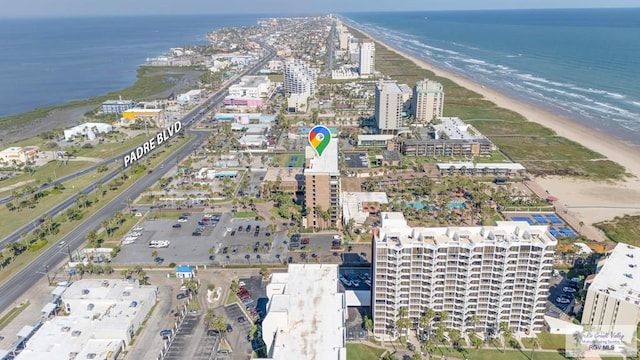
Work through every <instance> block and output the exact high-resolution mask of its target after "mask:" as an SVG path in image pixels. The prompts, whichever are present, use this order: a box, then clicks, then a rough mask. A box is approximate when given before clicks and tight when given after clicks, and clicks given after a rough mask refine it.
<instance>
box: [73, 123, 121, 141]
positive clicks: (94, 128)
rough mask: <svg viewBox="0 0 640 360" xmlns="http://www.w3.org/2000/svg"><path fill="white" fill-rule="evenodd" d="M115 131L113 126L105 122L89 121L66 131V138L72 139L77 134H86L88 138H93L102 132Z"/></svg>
mask: <svg viewBox="0 0 640 360" xmlns="http://www.w3.org/2000/svg"><path fill="white" fill-rule="evenodd" d="M111 131H113V126H111V125H109V124H105V123H93V122H87V123H84V124H80V125H77V126H74V127H72V128H70V129H67V130H65V131H64V139H65V140H70V139H73V138H74V137H75V136H84V137H86V138H87V139H88V140H93V139H95V138H96V136H97V135H98V134H100V133H108V132H111Z"/></svg>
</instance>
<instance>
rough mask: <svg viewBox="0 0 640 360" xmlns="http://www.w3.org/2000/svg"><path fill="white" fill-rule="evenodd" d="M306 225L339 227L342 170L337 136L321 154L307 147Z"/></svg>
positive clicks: (305, 179)
mask: <svg viewBox="0 0 640 360" xmlns="http://www.w3.org/2000/svg"><path fill="white" fill-rule="evenodd" d="M304 190H305V196H304V197H305V207H306V208H307V209H308V210H309V211H308V212H307V217H306V224H305V227H307V228H320V229H327V228H330V227H338V226H340V217H341V211H340V170H339V169H338V139H337V138H332V139H331V141H330V142H329V144H328V145H327V147H326V149H325V150H324V152H323V153H322V156H318V155H317V154H316V153H315V151H314V150H313V148H311V146H307V147H306V151H305V169H304Z"/></svg>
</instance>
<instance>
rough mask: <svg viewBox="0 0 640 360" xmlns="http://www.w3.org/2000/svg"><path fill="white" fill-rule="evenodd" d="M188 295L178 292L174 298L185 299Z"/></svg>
mask: <svg viewBox="0 0 640 360" xmlns="http://www.w3.org/2000/svg"><path fill="white" fill-rule="evenodd" d="M188 297H189V295H187V294H185V293H180V294H178V295H176V299H178V300H181V299H185V298H188Z"/></svg>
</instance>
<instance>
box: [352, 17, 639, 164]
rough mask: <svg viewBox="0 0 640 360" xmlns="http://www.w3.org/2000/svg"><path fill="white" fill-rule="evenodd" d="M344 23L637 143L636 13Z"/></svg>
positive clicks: (359, 19)
mask: <svg viewBox="0 0 640 360" xmlns="http://www.w3.org/2000/svg"><path fill="white" fill-rule="evenodd" d="M343 18H345V20H348V21H347V23H348V22H349V21H352V22H354V23H355V24H356V25H357V26H358V27H360V28H362V29H363V30H365V31H367V32H369V33H370V34H372V36H375V37H378V38H380V39H381V40H383V41H385V42H387V43H389V44H391V45H392V46H394V47H396V48H399V49H402V50H404V51H406V52H409V53H411V54H412V55H415V56H417V57H420V58H422V59H424V60H426V61H428V62H430V63H432V64H434V65H436V66H438V67H440V68H442V69H446V70H448V71H451V72H455V73H458V74H460V75H463V76H465V77H467V78H470V79H472V80H475V81H477V82H479V83H481V84H483V85H486V86H488V87H492V88H495V89H498V90H500V91H502V92H504V93H506V94H508V95H510V96H512V97H514V98H517V99H519V100H523V101H525V102H528V103H531V104H534V105H536V106H539V107H543V108H545V109H547V110H550V111H552V112H554V113H557V114H560V115H563V116H566V117H569V118H572V119H574V120H576V121H579V122H581V123H583V124H585V125H587V126H589V127H591V128H594V129H597V130H599V131H602V132H604V133H607V134H609V135H613V136H615V137H617V138H618V139H620V140H623V141H625V142H630V143H634V144H640V8H634V9H554V10H491V11H488V10H487V11H438V12H406V13H405V12H396V13H351V14H344V15H343ZM411 85H412V84H411ZM445 98H446V89H445ZM639 156H640V155H639Z"/></svg>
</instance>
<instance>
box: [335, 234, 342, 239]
mask: <svg viewBox="0 0 640 360" xmlns="http://www.w3.org/2000/svg"><path fill="white" fill-rule="evenodd" d="M333 240H342V236H340V235H333Z"/></svg>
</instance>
